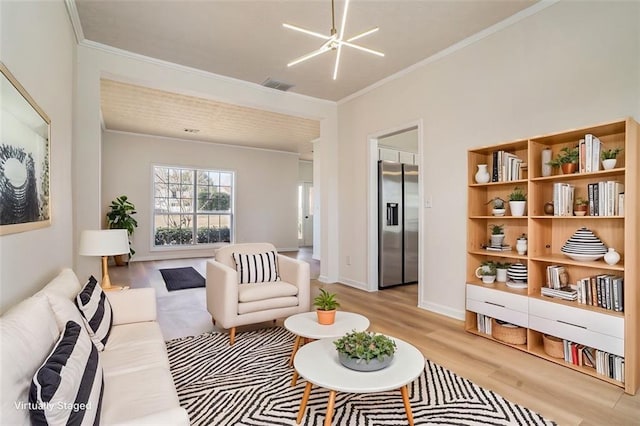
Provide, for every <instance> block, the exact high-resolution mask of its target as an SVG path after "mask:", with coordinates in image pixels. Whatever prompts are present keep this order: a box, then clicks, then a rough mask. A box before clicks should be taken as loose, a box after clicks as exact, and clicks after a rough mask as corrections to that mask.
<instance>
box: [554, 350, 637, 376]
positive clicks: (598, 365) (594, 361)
mask: <svg viewBox="0 0 640 426" xmlns="http://www.w3.org/2000/svg"><path fill="white" fill-rule="evenodd" d="M562 344H563V348H564V360H565V361H566V362H568V363H571V364H574V365H581V366H584V367H591V368H595V370H596V373H597V374H601V375H603V376H606V377H609V378H611V379H614V380H617V381H619V382H622V383H624V358H623V357H621V356H618V355H614V354H612V353H609V352H605V351H601V350H599V349H594V348H591V347H589V346H585V345H581V344H578V343H574V342H571V341H569V340H563V341H562Z"/></svg>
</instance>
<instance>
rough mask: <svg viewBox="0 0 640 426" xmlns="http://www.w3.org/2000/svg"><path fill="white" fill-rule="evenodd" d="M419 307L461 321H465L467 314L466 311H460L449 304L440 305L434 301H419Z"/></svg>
mask: <svg viewBox="0 0 640 426" xmlns="http://www.w3.org/2000/svg"><path fill="white" fill-rule="evenodd" d="M418 307H419V308H421V309H425V310H427V311H431V312H434V313H436V314H440V315H444V316H446V317H449V318H453V319H457V320H460V321H464V318H465V314H464V311H460V310H458V309H451V308H450V307H448V306H444V305H439V304H437V303H433V302H424V301H420V302H418Z"/></svg>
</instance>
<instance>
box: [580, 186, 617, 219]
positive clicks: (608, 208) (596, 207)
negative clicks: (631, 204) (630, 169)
mask: <svg viewBox="0 0 640 426" xmlns="http://www.w3.org/2000/svg"><path fill="white" fill-rule="evenodd" d="M587 200H588V201H589V215H591V216H624V184H623V183H621V182H616V181H612V180H609V181H604V182H595V183H590V184H588V185H587Z"/></svg>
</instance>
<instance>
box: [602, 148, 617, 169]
mask: <svg viewBox="0 0 640 426" xmlns="http://www.w3.org/2000/svg"><path fill="white" fill-rule="evenodd" d="M621 152H622V148H612V149H604V150H602V153H601V154H600V158H601V159H602V167H603V168H604V169H605V170H609V169H613V168H614V167H615V166H616V163H617V161H618V154H619V153H621Z"/></svg>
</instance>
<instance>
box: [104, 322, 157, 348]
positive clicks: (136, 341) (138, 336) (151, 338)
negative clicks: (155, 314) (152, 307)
mask: <svg viewBox="0 0 640 426" xmlns="http://www.w3.org/2000/svg"><path fill="white" fill-rule="evenodd" d="M147 342H164V337H163V336H162V330H161V329H160V326H159V325H158V323H157V322H155V321H149V322H136V323H132V324H121V325H118V326H114V327H113V328H112V329H111V335H110V336H109V341H108V342H107V346H106V347H105V348H106V350H115V349H118V348H120V347H129V346H136V345H141V344H145V343H147Z"/></svg>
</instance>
